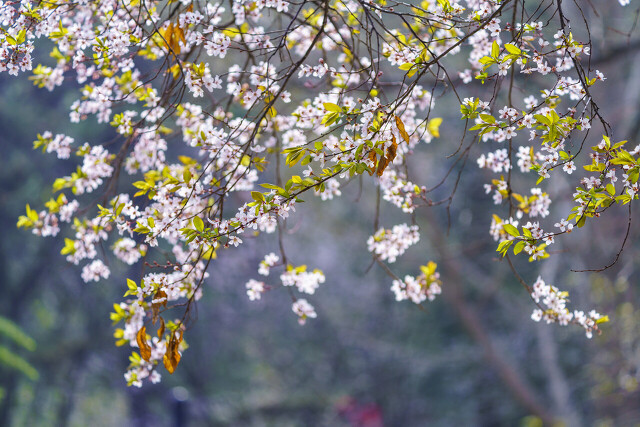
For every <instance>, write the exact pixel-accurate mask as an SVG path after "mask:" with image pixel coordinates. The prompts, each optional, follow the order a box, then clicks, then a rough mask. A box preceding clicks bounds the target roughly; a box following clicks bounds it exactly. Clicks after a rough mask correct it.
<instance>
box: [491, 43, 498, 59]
mask: <svg viewBox="0 0 640 427" xmlns="http://www.w3.org/2000/svg"><path fill="white" fill-rule="evenodd" d="M491 56H493V57H494V58H497V57H498V56H500V46H499V45H498V42H496V41H495V40H494V41H493V44H492V45H491Z"/></svg>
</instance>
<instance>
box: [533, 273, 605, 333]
mask: <svg viewBox="0 0 640 427" xmlns="http://www.w3.org/2000/svg"><path fill="white" fill-rule="evenodd" d="M531 297H532V298H533V300H534V301H535V302H536V304H539V307H540V308H536V309H535V310H533V313H532V314H531V318H532V319H533V320H534V321H536V322H539V321H540V320H544V321H546V322H547V323H558V324H559V325H568V324H569V323H570V322H573V323H576V324H578V325H580V326H582V327H583V328H584V330H585V334H586V335H587V338H591V337H592V336H593V331H596V332H599V329H598V324H600V323H603V322H607V321H608V320H609V318H608V317H607V316H602V315H601V314H600V313H598V312H597V311H595V310H591V311H590V312H589V313H588V314H585V313H584V312H583V311H579V310H574V311H573V312H571V311H569V309H568V308H567V307H566V305H567V302H568V297H569V293H568V292H562V291H560V290H558V288H556V287H555V286H551V285H547V284H546V283H545V282H544V280H542V278H540V277H538V279H537V280H536V282H535V283H534V284H533V289H532V292H531Z"/></svg>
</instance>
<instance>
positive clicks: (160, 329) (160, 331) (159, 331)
mask: <svg viewBox="0 0 640 427" xmlns="http://www.w3.org/2000/svg"><path fill="white" fill-rule="evenodd" d="M163 335H164V319H163V318H162V317H160V327H159V328H158V338H160V339H162V336H163Z"/></svg>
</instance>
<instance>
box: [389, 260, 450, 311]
mask: <svg viewBox="0 0 640 427" xmlns="http://www.w3.org/2000/svg"><path fill="white" fill-rule="evenodd" d="M436 268H437V264H436V263H434V262H432V261H429V263H428V264H427V265H423V266H420V271H421V273H420V275H419V276H418V277H413V276H409V275H407V276H405V277H404V280H394V281H393V285H392V286H391V291H392V292H393V293H394V295H395V296H396V301H404V300H411V302H413V303H415V304H420V303H422V302H423V301H425V300H427V299H428V300H429V301H433V300H434V299H435V298H436V295H439V294H440V293H442V288H441V285H442V282H441V281H440V273H438V272H437V271H436Z"/></svg>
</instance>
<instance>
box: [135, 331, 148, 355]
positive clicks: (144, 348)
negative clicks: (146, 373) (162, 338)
mask: <svg viewBox="0 0 640 427" xmlns="http://www.w3.org/2000/svg"><path fill="white" fill-rule="evenodd" d="M136 341H137V342H138V347H140V356H142V358H143V359H144V360H146V361H147V362H148V361H149V359H151V347H150V346H149V344H148V343H147V328H146V327H144V326H143V327H142V328H140V330H139V331H138V333H137V334H136Z"/></svg>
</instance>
